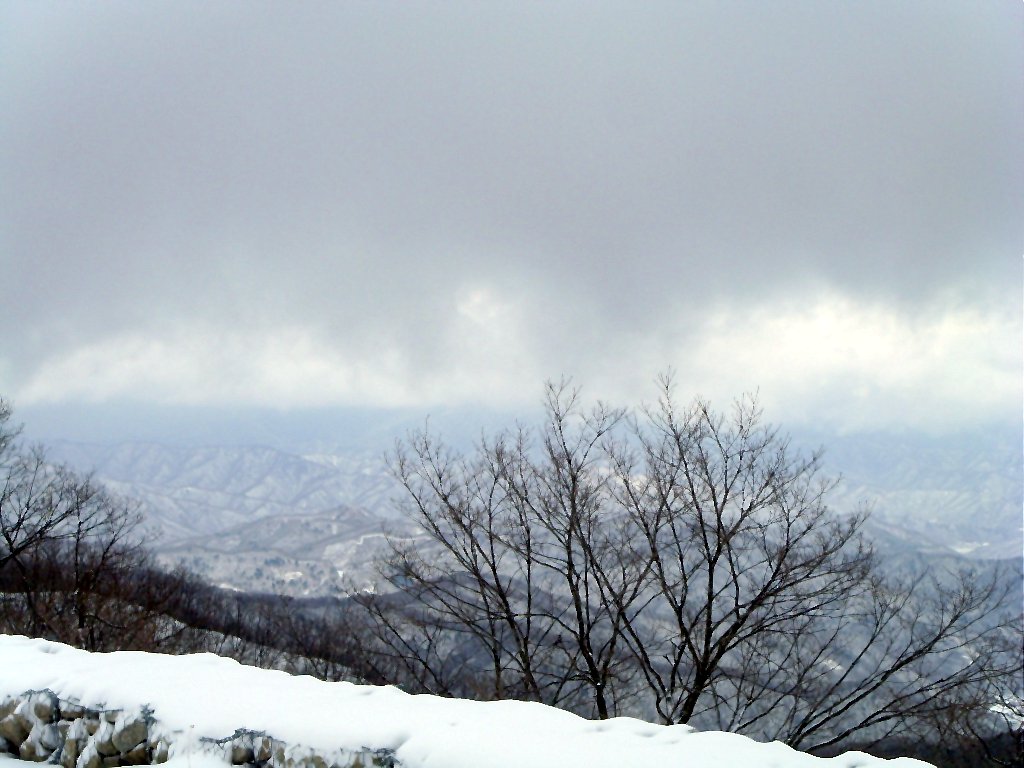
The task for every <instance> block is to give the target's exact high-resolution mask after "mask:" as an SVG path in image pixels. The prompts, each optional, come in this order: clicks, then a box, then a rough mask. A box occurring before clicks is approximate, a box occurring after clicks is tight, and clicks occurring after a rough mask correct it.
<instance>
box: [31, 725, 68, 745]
mask: <svg viewBox="0 0 1024 768" xmlns="http://www.w3.org/2000/svg"><path fill="white" fill-rule="evenodd" d="M29 739H31V740H32V741H34V742H36V743H37V744H39V746H40V747H42V748H43V749H45V750H47V751H48V752H53V751H54V750H55V749H57V748H58V747H59V746H60V745H61V744H62V743H63V742H64V739H62V738H61V735H60V729H59V728H58V727H57V726H56V725H55V724H54V723H46V724H43V723H38V724H37V725H36V727H35V728H33V729H32V733H30V734H29Z"/></svg>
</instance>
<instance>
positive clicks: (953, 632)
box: [363, 376, 1019, 751]
mask: <svg viewBox="0 0 1024 768" xmlns="http://www.w3.org/2000/svg"><path fill="white" fill-rule="evenodd" d="M661 385H662V391H661V397H660V399H659V401H658V402H657V403H656V404H655V405H654V406H652V407H649V408H645V409H642V410H641V411H640V412H639V414H638V415H635V416H634V415H630V414H627V413H626V412H624V411H622V410H619V409H613V408H609V407H607V406H604V405H601V404H598V405H597V406H596V407H595V408H593V409H591V410H589V411H588V410H585V409H583V408H582V407H581V405H580V401H579V396H578V392H577V391H576V390H574V389H572V388H570V387H569V386H567V385H566V384H564V383H562V384H559V385H548V389H547V398H546V402H545V406H546V419H545V423H544V425H543V426H542V427H541V429H540V430H538V431H537V432H531V431H530V430H528V429H525V428H519V429H517V430H515V431H513V432H506V433H502V434H499V435H498V436H497V437H495V438H492V439H482V440H481V441H480V444H479V447H478V449H477V450H476V452H475V453H474V454H472V455H470V456H468V457H467V456H462V455H459V454H456V453H455V452H453V451H451V450H450V449H448V448H446V447H445V446H444V445H443V444H442V443H441V442H440V441H439V440H438V439H437V438H436V437H434V436H432V435H430V434H428V433H426V432H420V433H416V434H413V435H411V436H410V438H409V440H407V441H406V442H405V443H401V444H399V446H398V449H397V451H396V453H395V455H394V457H393V461H392V469H393V471H394V473H395V476H396V477H397V478H398V480H399V481H400V482H401V483H402V485H403V486H404V487H405V489H406V491H407V500H408V505H407V507H406V511H407V512H408V514H409V515H410V516H411V517H412V518H413V519H414V520H415V521H416V522H417V523H418V524H419V525H420V527H421V528H422V531H423V536H422V538H420V539H418V540H413V541H409V540H397V539H395V540H393V541H392V551H391V556H390V558H389V559H388V561H387V562H386V563H385V564H384V570H383V573H384V575H385V576H386V579H387V581H388V582H389V591H388V593H387V594H383V595H378V596H374V597H366V598H365V599H364V600H363V602H364V605H365V606H366V607H367V608H368V610H369V615H370V616H371V617H372V620H373V622H374V626H375V630H376V631H375V632H374V633H372V634H373V637H374V640H373V644H374V647H375V648H376V651H375V652H376V653H377V654H378V658H380V659H382V660H383V659H387V660H389V661H388V663H389V664H391V665H392V666H391V668H390V669H391V670H393V671H397V670H399V669H400V670H401V675H400V676H399V677H400V679H401V680H402V681H404V682H405V683H406V684H408V685H410V686H411V687H414V688H417V689H420V690H430V691H434V692H438V693H444V694H449V695H470V694H472V695H477V696H484V697H487V698H505V697H524V698H532V699H536V700H540V701H544V702H547V703H550V704H555V705H558V706H563V707H567V708H571V709H574V710H576V711H579V712H582V713H585V714H593V715H596V716H598V717H608V716H612V715H614V714H621V713H625V712H629V713H630V714H639V715H641V716H653V717H657V718H658V719H660V720H662V721H663V722H669V723H687V722H689V723H692V724H696V725H701V726H710V727H719V728H726V729H729V730H735V731H739V732H744V733H748V734H750V735H754V736H758V737H767V738H775V739H781V740H784V741H786V742H788V743H790V744H791V745H794V746H800V747H802V748H805V749H813V750H818V751H827V750H830V749H832V748H834V747H835V746H836V745H838V744H848V743H852V742H854V741H857V742H858V743H861V744H868V743H871V742H875V741H879V740H883V739H891V738H892V737H894V736H896V735H899V734H909V733H913V732H915V729H919V728H922V727H927V726H926V725H925V724H926V723H928V722H934V718H936V717H937V716H939V715H940V714H942V713H950V712H953V711H954V710H957V709H958V708H959V709H963V708H964V702H965V701H966V700H967V699H968V698H970V697H972V696H973V697H975V699H977V701H981V700H983V699H984V696H985V695H988V696H991V695H992V694H991V691H992V690H993V689H992V688H991V686H992V684H993V681H998V682H997V683H996V685H997V687H998V686H999V685H1002V686H1003V688H1004V689H1005V688H1007V687H1009V688H1010V689H1013V685H1014V683H1013V682H1012V681H1013V678H1012V673H1011V671H1010V670H1011V669H1012V667H1013V664H1014V663H1015V662H1016V661H1017V658H1018V657H1017V656H1016V655H1015V654H1013V653H1012V652H1011V653H1007V652H1006V651H1005V649H1004V650H997V649H996V644H995V641H996V640H997V639H998V638H999V637H1001V636H1002V635H1003V634H1004V633H1005V632H1006V631H1007V628H1008V626H1009V624H1010V623H1011V622H1012V618H1013V617H1010V616H1003V615H1002V614H1000V611H1001V610H1002V608H1001V606H1002V605H1003V604H1004V601H1005V597H1006V593H1005V590H1004V589H1002V590H1001V589H1000V588H999V586H998V579H996V578H991V579H988V580H978V579H976V578H974V577H973V576H972V575H971V574H967V573H965V574H959V575H957V574H953V575H950V576H942V578H939V576H937V575H936V576H932V575H922V576H921V577H919V578H917V579H916V580H895V579H894V577H893V576H886V575H884V569H883V568H881V567H880V563H879V562H878V560H877V558H876V556H875V555H874V553H873V551H872V548H871V546H870V545H869V543H868V542H867V541H866V540H865V539H864V537H863V535H862V527H863V524H864V521H865V519H866V512H865V511H864V510H858V511H854V512H852V513H848V514H845V515H837V514H836V513H834V512H833V511H832V510H831V509H830V508H829V506H828V496H829V493H830V491H831V490H832V489H833V488H834V487H835V482H836V481H835V480H834V479H832V478H828V477H825V476H824V475H823V473H822V471H821V453H820V452H816V453H811V454H809V455H807V454H803V453H801V452H799V451H797V450H795V449H793V447H792V446H791V444H790V442H789V440H788V438H786V437H785V436H784V435H782V434H781V433H779V432H778V430H776V429H775V428H773V427H771V426H769V425H767V424H765V423H764V422H763V420H762V414H761V411H760V409H759V408H758V406H757V403H756V401H755V400H754V399H752V398H745V399H742V400H740V401H738V402H737V403H736V404H735V405H734V407H733V409H732V411H731V412H730V413H729V414H728V416H724V415H721V414H718V413H716V412H714V411H713V410H712V409H711V408H710V406H709V405H708V404H707V403H705V402H703V401H697V402H695V403H693V404H691V405H688V406H686V407H683V408H681V407H679V405H678V404H677V403H676V402H675V400H674V397H673V393H672V382H671V378H670V377H667V376H666V377H663V379H662V380H661ZM380 671H381V673H382V674H383V675H385V676H387V675H388V674H389V671H388V669H385V668H384V666H382V667H381V670H380ZM467 679H468V680H473V681H475V688H476V689H475V690H473V689H472V688H473V686H469V685H467V684H466V681H467ZM484 680H488V681H490V682H489V683H488V684H486V685H482V684H481V683H482V681H484ZM1007 681H1011V682H1009V683H1008V682H1007ZM985 685H988V686H989V688H988V689H987V690H988V691H989V693H988V694H980V693H978V692H979V691H982V690H983V689H984V686H985ZM1018 685H1019V684H1018ZM975 709H977V708H975Z"/></svg>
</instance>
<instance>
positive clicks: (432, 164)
mask: <svg viewBox="0 0 1024 768" xmlns="http://www.w3.org/2000/svg"><path fill="white" fill-rule="evenodd" d="M1022 31H1024V8H1022V6H1020V5H1019V4H1015V3H986V4H981V5H979V4H968V3H962V2H958V1H956V0H953V1H951V2H946V3H940V2H935V1H934V0H927V1H922V2H909V3H900V4H893V3H889V2H878V3H870V2H863V3H856V4H852V3H842V4H841V3H818V2H810V0H807V1H806V2H788V3H773V4H771V5H765V4H762V3H757V2H747V3H735V2H734V3H725V4H723V3H717V2H716V3H711V2H708V3H686V4H678V3H666V4H664V5H646V6H644V8H643V10H642V11H638V10H637V8H636V7H635V6H634V5H632V4H606V5H604V6H602V7H600V8H598V7H595V6H594V5H593V4H589V3H584V4H575V3H564V4H558V5H557V6H553V5H551V4H536V5H529V6H526V5H523V4H521V3H514V4H513V3H510V4H507V5H506V6H505V7H504V8H499V7H497V6H494V5H480V4H478V3H466V4H458V3H445V4H441V5H408V4H378V3H374V4H351V3H344V4H306V5H302V6H293V5H285V4H272V3H245V4H242V3H229V2H222V3H217V4H207V3H194V4H189V3H184V2H166V3H145V4H135V3H104V4H102V5H101V4H86V5H75V6H69V5H53V4H37V3H30V2H25V3H16V2H9V3H5V4H4V5H3V7H2V8H0V93H2V94H3V97H4V103H5V107H4V109H3V110H2V112H0V178H2V179H3V182H2V184H0V249H2V251H0V253H2V255H0V258H2V259H3V273H4V277H5V284H6V285H7V287H8V298H7V300H6V301H5V307H4V309H5V311H4V312H3V314H2V317H0V333H2V334H3V344H2V345H0V386H2V391H4V392H6V393H8V394H10V395H13V396H14V397H15V399H16V400H17V401H19V402H23V403H33V402H35V403H39V402H49V401H55V402H60V401H68V400H70V401H76V400H84V401H97V400H101V401H102V400H109V399H111V398H115V399H116V398H120V397H132V398H136V399H138V398H141V399H152V400H155V401H158V402H165V403H166V402H172V403H173V402H184V403H206V402H210V403H221V402H243V403H252V404H261V403H268V404H285V405H292V406H300V405H324V404H331V403H338V404H347V405H357V406H358V405H362V404H365V405H398V404H401V405H413V406H418V405H422V406H424V407H429V406H431V405H436V404H440V403H449V404H450V403H463V402H473V401H480V402H486V403H489V404H498V405H507V404H510V403H513V404H514V403H515V402H517V401H520V400H522V399H524V398H525V399H528V400H531V401H532V400H534V399H536V395H537V393H538V390H539V382H540V381H541V380H542V379H543V378H544V377H547V376H558V375H560V374H561V373H572V374H575V375H576V376H577V377H578V378H579V379H580V380H582V381H583V382H585V383H587V384H590V385H591V388H592V390H593V391H594V393H595V394H604V395H608V396H612V397H623V398H632V397H636V396H638V395H643V394H646V393H647V392H648V391H649V386H648V385H649V382H650V380H651V378H652V377H653V375H654V374H655V373H656V372H657V371H658V370H660V369H663V368H665V367H666V366H674V367H675V368H677V369H678V370H679V372H680V377H679V378H680V383H681V385H682V386H683V387H684V388H686V389H687V390H693V391H696V390H701V391H703V392H705V393H707V394H711V395H716V396H721V395H729V394H733V393H735V392H736V391H738V390H740V389H749V388H753V387H757V386H760V388H761V392H762V395H763V397H764V398H765V399H766V401H767V402H768V403H769V404H771V405H772V406H774V407H776V408H777V409H778V412H779V413H781V415H783V416H785V417H788V418H793V417H794V416H800V415H802V416H804V417H806V418H808V419H811V420H818V419H822V418H828V419H832V420H835V421H838V422H843V423H846V424H848V425H856V424H858V423H861V422H862V421H864V420H866V421H870V422H873V424H874V425H875V426H878V425H879V424H882V425H884V424H887V423H912V424H933V425H934V424H947V423H948V424H950V425H953V424H956V425H963V424H971V423H977V422H980V421H987V420H993V419H999V420H1004V421H1005V420H1010V419H1017V418H1018V416H1019V402H1020V396H1021V385H1020V367H1021V349H1020V341H1021V296H1020V294H1021V253H1022V250H1024V224H1022V222H1024V216H1022V207H1024V206H1022V202H1024V176H1022V174H1021V172H1020V169H1021V168H1022V167H1024V144H1022V142H1021V141H1020V137H1021V135H1024V107H1022V104H1024V44H1022V43H1021V40H1022V39H1024V36H1022V35H1021V32H1022ZM839 413H841V414H842V415H841V416H839V415H837V414H839Z"/></svg>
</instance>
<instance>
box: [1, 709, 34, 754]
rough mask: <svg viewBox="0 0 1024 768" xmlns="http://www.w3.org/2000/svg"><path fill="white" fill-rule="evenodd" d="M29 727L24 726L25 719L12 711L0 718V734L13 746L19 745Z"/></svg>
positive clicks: (25, 736)
mask: <svg viewBox="0 0 1024 768" xmlns="http://www.w3.org/2000/svg"><path fill="white" fill-rule="evenodd" d="M30 730H31V727H28V728H26V727H25V719H24V718H23V717H20V716H19V715H17V714H15V713H14V712H12V713H11V714H9V715H7V717H5V718H4V719H3V720H0V736H3V737H4V738H5V739H7V740H8V741H9V742H11V743H12V744H13V745H14V746H16V747H17V746H21V742H23V741H24V740H25V739H27V738H28V733H29V731H30Z"/></svg>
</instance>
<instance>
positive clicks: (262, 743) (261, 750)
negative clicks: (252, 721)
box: [253, 736, 274, 763]
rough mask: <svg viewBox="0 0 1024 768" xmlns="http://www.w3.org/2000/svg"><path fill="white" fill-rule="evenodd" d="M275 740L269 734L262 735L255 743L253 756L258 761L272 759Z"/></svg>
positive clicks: (263, 761)
mask: <svg viewBox="0 0 1024 768" xmlns="http://www.w3.org/2000/svg"><path fill="white" fill-rule="evenodd" d="M273 748H274V740H273V739H271V738H270V737H268V736H261V737H260V738H258V739H257V740H256V743H255V744H253V756H254V758H255V759H256V762H257V763H265V762H267V761H268V760H270V756H271V754H272V752H273Z"/></svg>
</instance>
